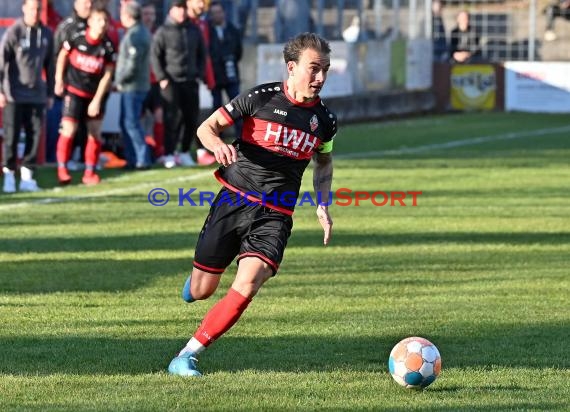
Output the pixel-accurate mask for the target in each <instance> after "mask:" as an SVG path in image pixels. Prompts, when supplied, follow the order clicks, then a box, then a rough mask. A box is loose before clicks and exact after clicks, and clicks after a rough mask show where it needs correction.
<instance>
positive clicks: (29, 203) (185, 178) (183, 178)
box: [0, 170, 213, 211]
mask: <svg viewBox="0 0 570 412" xmlns="http://www.w3.org/2000/svg"><path fill="white" fill-rule="evenodd" d="M207 176H213V171H212V170H208V171H204V172H201V173H197V174H195V175H191V176H178V177H176V178H173V179H167V180H160V181H159V182H145V183H139V184H136V185H133V186H128V187H121V188H117V189H112V190H106V191H102V192H97V193H88V194H85V195H77V196H65V197H47V198H45V199H37V200H31V201H27V202H18V203H10V204H7V205H0V211H2V210H10V209H17V208H20V207H27V206H35V205H47V204H51V203H63V202H72V201H77V200H86V199H94V198H98V197H106V196H113V195H123V194H125V193H131V192H136V191H139V190H142V189H147V188H148V187H161V186H164V185H166V184H169V183H177V182H188V181H192V180H198V179H201V178H203V177H207ZM109 180H111V179H107V180H106V181H109ZM114 180H117V179H114ZM51 191H52V192H56V191H61V188H55V189H51ZM45 192H49V191H48V190H46V191H45Z"/></svg>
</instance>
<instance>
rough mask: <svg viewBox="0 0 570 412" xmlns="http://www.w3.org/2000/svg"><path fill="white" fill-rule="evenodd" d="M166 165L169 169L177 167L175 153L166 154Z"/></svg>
mask: <svg viewBox="0 0 570 412" xmlns="http://www.w3.org/2000/svg"><path fill="white" fill-rule="evenodd" d="M164 167H165V168H167V169H172V168H173V167H176V159H174V156H173V155H166V156H164Z"/></svg>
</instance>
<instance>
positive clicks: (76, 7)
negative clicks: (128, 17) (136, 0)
mask: <svg viewBox="0 0 570 412" xmlns="http://www.w3.org/2000/svg"><path fill="white" fill-rule="evenodd" d="M91 6H92V2H91V0H74V2H73V12H72V14H71V16H69V17H67V18H65V19H64V20H63V21H62V22H61V23H60V24H59V26H57V30H56V31H55V37H54V56H55V58H57V56H58V54H59V52H60V50H61V46H62V44H63V42H64V41H65V40H68V39H70V38H71V36H74V35H75V34H77V33H79V32H80V31H82V30H85V28H86V27H87V18H88V17H89V13H90V12H91ZM62 107H63V102H62V99H61V96H57V95H56V96H55V99H54V103H53V106H52V108H51V110H49V111H48V114H47V139H46V140H47V144H46V146H47V150H46V152H47V158H48V160H49V161H52V160H56V148H57V141H58V137H59V125H60V123H61V111H62ZM86 142H87V127H86V126H85V123H81V124H79V125H78V127H77V132H76V133H75V137H74V142H73V147H74V148H75V149H76V150H75V151H76V155H74V156H73V160H72V161H70V162H69V165H68V167H69V169H70V170H76V169H77V168H78V166H77V163H78V162H80V161H81V156H82V153H83V152H84V150H85V143H86Z"/></svg>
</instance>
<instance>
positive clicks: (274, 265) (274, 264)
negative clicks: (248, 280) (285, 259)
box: [237, 252, 279, 273]
mask: <svg viewBox="0 0 570 412" xmlns="http://www.w3.org/2000/svg"><path fill="white" fill-rule="evenodd" d="M245 257H256V258H258V259H261V260H263V261H264V262H265V263H267V264H268V265H269V266H271V269H273V273H276V272H277V270H278V269H279V265H278V264H277V262H274V261H273V260H271V259H269V258H268V257H267V256H265V255H262V254H261V253H256V252H245V253H242V254H241V255H239V256H238V258H237V261H238V262H239V261H240V260H242V259H243V258H245Z"/></svg>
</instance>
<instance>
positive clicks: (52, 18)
mask: <svg viewBox="0 0 570 412" xmlns="http://www.w3.org/2000/svg"><path fill="white" fill-rule="evenodd" d="M62 20H63V19H62V18H61V16H60V14H59V13H58V12H57V10H56V9H55V7H54V5H53V0H48V2H47V26H48V27H49V29H50V30H51V31H52V32H53V33H55V31H56V30H57V27H58V26H59V24H60V23H61V22H62Z"/></svg>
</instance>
